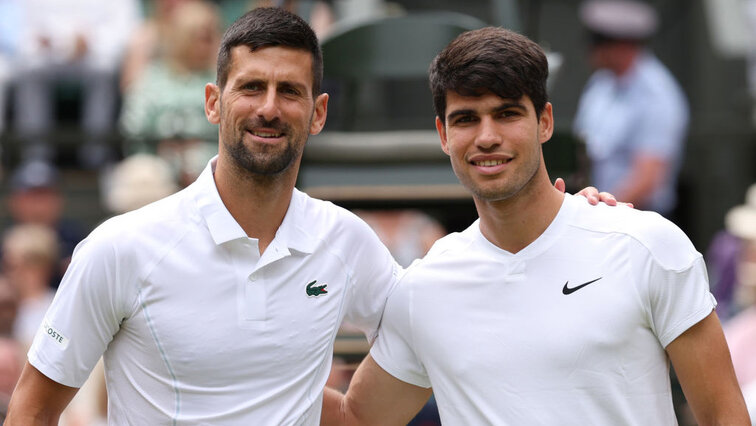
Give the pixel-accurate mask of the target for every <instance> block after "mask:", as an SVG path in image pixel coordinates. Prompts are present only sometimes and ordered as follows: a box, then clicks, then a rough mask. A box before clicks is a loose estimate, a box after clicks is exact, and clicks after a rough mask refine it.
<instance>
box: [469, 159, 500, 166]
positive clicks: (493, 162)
mask: <svg viewBox="0 0 756 426" xmlns="http://www.w3.org/2000/svg"><path fill="white" fill-rule="evenodd" d="M508 162H509V160H483V161H473V162H472V163H473V164H474V165H476V166H479V167H493V166H498V165H500V164H504V163H508Z"/></svg>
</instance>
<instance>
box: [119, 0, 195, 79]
mask: <svg viewBox="0 0 756 426" xmlns="http://www.w3.org/2000/svg"><path fill="white" fill-rule="evenodd" d="M187 1H193V0H153V1H151V2H148V4H149V5H150V7H149V9H148V10H147V11H146V15H147V16H146V17H145V19H144V20H143V21H142V22H141V24H140V25H139V27H138V28H137V29H136V30H135V31H134V32H133V33H132V35H131V37H130V38H129V41H128V44H127V47H126V53H125V54H124V59H123V65H122V67H121V81H120V86H121V91H122V92H126V91H127V90H128V88H129V87H130V86H131V85H132V84H133V83H134V82H135V81H136V80H138V79H139V77H140V76H141V75H142V73H143V72H144V70H145V68H147V65H149V64H150V63H151V62H152V61H154V60H156V59H157V58H159V57H160V56H161V55H163V53H164V52H163V51H164V49H165V48H164V46H163V45H164V40H165V39H166V38H167V36H168V34H170V32H171V25H170V17H171V15H173V11H174V10H176V8H177V7H178V6H179V5H181V4H182V3H186V2H187Z"/></svg>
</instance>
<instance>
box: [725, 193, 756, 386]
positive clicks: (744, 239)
mask: <svg viewBox="0 0 756 426" xmlns="http://www.w3.org/2000/svg"><path fill="white" fill-rule="evenodd" d="M725 229H726V230H727V232H728V233H729V234H731V235H733V236H735V237H736V238H738V239H739V240H740V243H741V244H740V249H739V251H738V253H737V256H736V258H735V283H736V284H735V289H734V300H733V303H734V304H735V305H736V306H737V307H738V308H739V310H740V311H739V313H738V314H737V315H736V316H735V317H733V318H731V319H730V320H729V321H728V322H727V323H726V324H725V335H726V336H727V341H728V344H729V346H730V352H731V354H732V363H733V366H734V367H735V374H736V376H737V377H738V382H740V384H741V385H742V386H747V385H749V384H756V184H754V185H752V186H751V187H750V188H749V189H748V192H747V194H746V204H744V205H740V206H736V207H733V208H732V209H731V210H730V211H729V212H727V215H726V216H725Z"/></svg>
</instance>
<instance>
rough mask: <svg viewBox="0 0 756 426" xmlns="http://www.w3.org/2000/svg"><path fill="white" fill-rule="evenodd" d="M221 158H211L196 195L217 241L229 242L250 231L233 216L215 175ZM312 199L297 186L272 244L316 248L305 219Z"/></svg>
mask: <svg viewBox="0 0 756 426" xmlns="http://www.w3.org/2000/svg"><path fill="white" fill-rule="evenodd" d="M217 159H218V157H217V156H216V157H214V158H213V159H211V160H210V161H209V162H208V163H207V166H206V167H205V169H204V170H203V171H202V173H201V174H200V176H199V177H198V178H197V180H196V181H195V183H194V185H196V190H195V193H194V194H195V195H194V198H195V202H196V203H197V207H198V209H199V212H200V215H201V216H202V217H203V218H204V220H205V223H207V227H208V230H209V231H210V235H211V237H212V238H213V241H215V244H218V245H220V244H223V243H226V242H228V241H232V240H236V239H240V238H247V234H246V233H245V232H244V230H243V229H242V227H241V226H240V225H239V223H238V222H236V220H235V219H234V217H233V216H231V213H230V212H229V211H228V209H226V206H225V205H224V204H223V201H222V200H221V198H220V194H219V193H218V187H217V186H216V185H215V179H214V178H213V174H214V172H215V165H216V162H217ZM310 201H311V200H310V199H309V197H308V196H307V195H305V194H304V193H302V192H300V191H298V190H297V189H296V188H295V189H294V191H293V193H292V196H291V201H290V202H289V208H288V209H287V211H286V215H285V216H284V219H283V222H281V226H279V228H278V231H276V236H275V238H274V240H273V242H272V243H271V245H275V246H278V247H286V248H289V249H292V250H296V251H298V252H301V253H312V252H313V251H314V249H315V245H316V243H317V241H316V238H314V237H313V236H312V235H311V234H310V233H309V232H307V231H306V230H305V228H304V227H305V225H306V224H305V222H304V219H305V217H306V212H305V210H306V209H307V208H308V204H310Z"/></svg>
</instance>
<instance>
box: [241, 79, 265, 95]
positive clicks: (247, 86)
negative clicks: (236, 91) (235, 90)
mask: <svg viewBox="0 0 756 426" xmlns="http://www.w3.org/2000/svg"><path fill="white" fill-rule="evenodd" d="M241 90H243V91H245V92H259V91H260V90H263V85H262V83H260V82H259V81H248V82H246V83H244V84H242V85H241Z"/></svg>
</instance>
